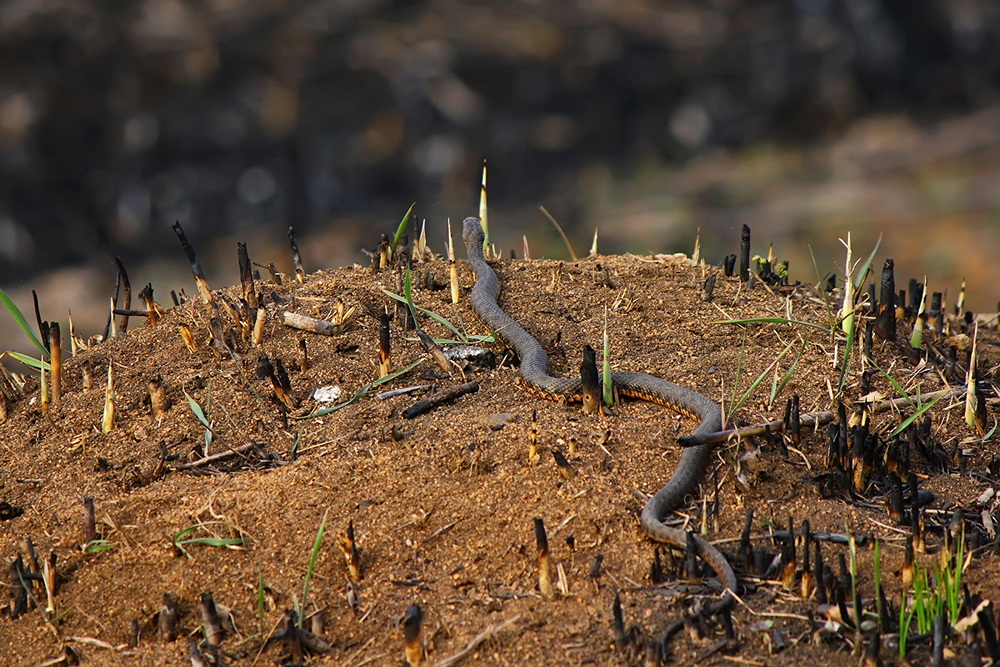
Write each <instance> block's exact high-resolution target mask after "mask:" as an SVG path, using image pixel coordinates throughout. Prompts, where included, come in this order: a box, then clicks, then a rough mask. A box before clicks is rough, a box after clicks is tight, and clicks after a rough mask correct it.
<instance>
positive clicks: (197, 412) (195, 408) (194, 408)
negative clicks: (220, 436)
mask: <svg viewBox="0 0 1000 667" xmlns="http://www.w3.org/2000/svg"><path fill="white" fill-rule="evenodd" d="M184 397H185V398H187V402H188V406H190V408H191V412H193V413H194V416H195V417H197V418H198V421H200V422H201V425H202V426H204V427H205V428H206V429H208V430H209V431H211V430H212V424H211V422H209V421H208V417H206V416H205V411H204V410H202V409H201V406H200V405H198V401H196V400H194V398H192V397H191V395H190V394H188V393H187V392H186V391H185V392H184Z"/></svg>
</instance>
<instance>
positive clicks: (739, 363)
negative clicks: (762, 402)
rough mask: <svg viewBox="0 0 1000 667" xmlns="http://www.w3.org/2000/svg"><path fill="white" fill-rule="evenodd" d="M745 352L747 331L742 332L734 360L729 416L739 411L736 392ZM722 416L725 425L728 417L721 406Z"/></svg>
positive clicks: (741, 374) (741, 373)
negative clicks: (731, 406)
mask: <svg viewBox="0 0 1000 667" xmlns="http://www.w3.org/2000/svg"><path fill="white" fill-rule="evenodd" d="M746 351H747V330H746V329H744V330H743V340H741V341H740V356H738V357H737V358H736V377H735V378H734V379H733V395H732V397H730V399H729V402H730V404H733V405H735V407H733V409H732V410H730V411H729V415H732V414H735V413H736V410H737V409H739V407H740V406H739V404H737V403H736V392H737V391H738V390H739V387H740V378H741V377H742V376H743V355H744V354H745V353H746ZM722 409H723V415H722V423H723V424H726V423H728V422H729V415H727V414H726V413H725V405H723V406H722Z"/></svg>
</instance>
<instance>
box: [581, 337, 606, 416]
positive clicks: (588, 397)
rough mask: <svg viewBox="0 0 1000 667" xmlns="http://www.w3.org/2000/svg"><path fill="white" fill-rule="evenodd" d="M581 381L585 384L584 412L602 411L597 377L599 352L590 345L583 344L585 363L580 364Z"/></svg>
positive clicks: (590, 413)
mask: <svg viewBox="0 0 1000 667" xmlns="http://www.w3.org/2000/svg"><path fill="white" fill-rule="evenodd" d="M580 381H581V383H582V384H583V413H584V414H585V415H594V414H600V413H601V387H600V382H599V381H598V379H597V353H595V352H594V348H592V347H591V346H589V345H584V346H583V363H581V364H580Z"/></svg>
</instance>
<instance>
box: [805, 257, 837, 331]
mask: <svg viewBox="0 0 1000 667" xmlns="http://www.w3.org/2000/svg"><path fill="white" fill-rule="evenodd" d="M809 256H810V257H812V263H813V270H814V271H815V272H816V291H817V292H819V295H820V297H822V299H823V305H824V306H826V315H827V320H828V321H829V322H830V327H829V329H828V330H829V331H833V328H834V327H835V326H836V324H834V322H835V320H836V319H837V318H836V317H834V315H833V308H832V307H830V297H829V295H828V294H827V293H826V290H825V289H823V277H822V276H821V275H820V274H819V265H818V264H817V263H816V255H815V254H813V249H812V246H809Z"/></svg>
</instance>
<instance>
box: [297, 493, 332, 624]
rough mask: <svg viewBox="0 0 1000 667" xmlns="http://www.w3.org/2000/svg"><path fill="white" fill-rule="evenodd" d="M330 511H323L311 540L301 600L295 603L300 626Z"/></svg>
mask: <svg viewBox="0 0 1000 667" xmlns="http://www.w3.org/2000/svg"><path fill="white" fill-rule="evenodd" d="M329 513H330V510H329V509H327V510H326V511H325V512H323V520H322V521H321V522H320V524H319V530H317V531H316V539H315V540H313V548H312V553H311V554H310V555H309V565H308V567H306V579H305V583H304V584H303V585H302V600H301V602H300V603H299V604H298V605H296V610H295V611H296V615H297V616H298V621H299V623H298V624H299V627H302V620H303V618H304V617H305V608H306V603H307V601H308V600H309V582H310V581H312V577H313V572H315V571H316V561H317V560H318V559H319V551H320V549H321V548H322V547H323V534H324V533H325V532H326V517H327V515H328V514H329Z"/></svg>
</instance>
